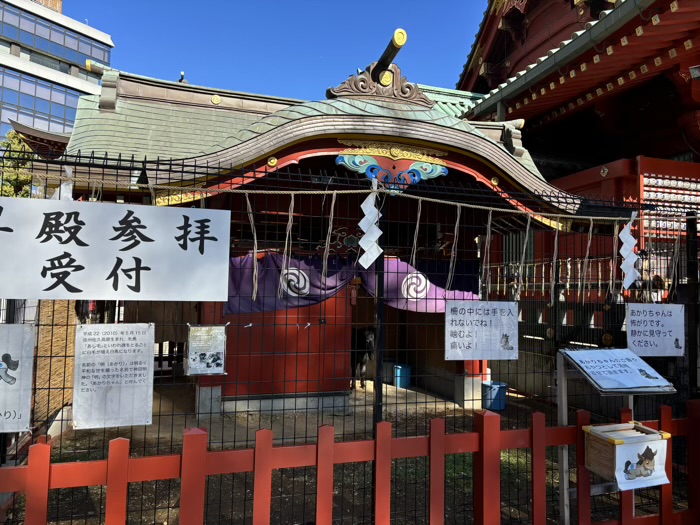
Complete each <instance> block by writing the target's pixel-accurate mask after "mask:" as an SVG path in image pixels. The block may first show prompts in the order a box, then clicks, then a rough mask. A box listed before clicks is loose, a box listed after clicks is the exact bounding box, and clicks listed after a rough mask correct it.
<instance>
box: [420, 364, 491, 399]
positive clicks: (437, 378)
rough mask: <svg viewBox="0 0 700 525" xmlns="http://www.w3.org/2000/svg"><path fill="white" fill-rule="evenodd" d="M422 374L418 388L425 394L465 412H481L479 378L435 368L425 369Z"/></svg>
mask: <svg viewBox="0 0 700 525" xmlns="http://www.w3.org/2000/svg"><path fill="white" fill-rule="evenodd" d="M424 373H425V375H424V376H423V377H422V380H421V383H422V384H421V385H420V386H421V387H422V388H424V389H425V390H426V391H427V392H430V393H434V394H437V395H439V396H442V397H444V398H445V399H449V400H451V401H453V402H454V403H456V404H457V405H459V406H461V407H462V408H465V409H467V410H481V376H468V375H465V374H455V373H452V372H448V371H446V370H444V369H441V368H437V367H427V369H426V370H425V372H424Z"/></svg>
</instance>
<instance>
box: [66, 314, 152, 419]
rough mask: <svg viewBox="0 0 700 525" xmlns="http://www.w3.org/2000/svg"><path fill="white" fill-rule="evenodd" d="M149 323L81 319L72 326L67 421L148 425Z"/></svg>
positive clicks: (149, 398) (149, 395)
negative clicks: (70, 403) (70, 408)
mask: <svg viewBox="0 0 700 525" xmlns="http://www.w3.org/2000/svg"><path fill="white" fill-rule="evenodd" d="M154 334H155V330H154V325H153V324H141V323H140V324H85V325H78V326H77V328H76V330H75V376H74V387H73V426H74V427H75V428H77V429H84V428H105V427H124V426H131V425H150V424H151V418H152V407H153V344H154Z"/></svg>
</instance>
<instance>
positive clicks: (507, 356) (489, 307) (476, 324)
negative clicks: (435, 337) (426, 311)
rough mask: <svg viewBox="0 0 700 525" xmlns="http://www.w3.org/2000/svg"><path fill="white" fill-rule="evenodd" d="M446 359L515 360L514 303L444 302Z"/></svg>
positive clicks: (516, 319) (516, 337) (515, 312)
mask: <svg viewBox="0 0 700 525" xmlns="http://www.w3.org/2000/svg"><path fill="white" fill-rule="evenodd" d="M445 359H446V360H447V361H469V360H474V359H489V360H512V359H518V305H517V303H515V302H500V301H447V302H446V306H445Z"/></svg>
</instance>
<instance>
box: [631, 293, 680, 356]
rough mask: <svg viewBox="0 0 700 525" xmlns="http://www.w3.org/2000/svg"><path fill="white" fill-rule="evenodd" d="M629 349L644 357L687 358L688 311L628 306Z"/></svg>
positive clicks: (672, 307)
mask: <svg viewBox="0 0 700 525" xmlns="http://www.w3.org/2000/svg"><path fill="white" fill-rule="evenodd" d="M626 306H627V308H626V309H627V346H629V348H630V350H632V351H633V352H634V353H635V354H637V355H640V356H644V357H653V356H657V357H671V356H679V357H680V356H683V354H684V352H685V349H684V346H685V310H684V308H685V307H684V306H683V305H682V304H634V303H627V305H626Z"/></svg>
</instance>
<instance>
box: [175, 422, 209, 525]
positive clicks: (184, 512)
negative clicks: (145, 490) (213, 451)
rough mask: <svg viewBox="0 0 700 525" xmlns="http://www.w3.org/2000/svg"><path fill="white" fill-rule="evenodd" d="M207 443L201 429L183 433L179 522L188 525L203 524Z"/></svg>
mask: <svg viewBox="0 0 700 525" xmlns="http://www.w3.org/2000/svg"><path fill="white" fill-rule="evenodd" d="M207 442H208V437H207V433H206V432H205V431H204V430H202V429H199V428H193V429H190V430H187V431H186V432H185V438H184V441H183V443H182V466H181V469H180V479H181V483H180V522H181V523H187V524H188V525H190V524H191V525H197V524H200V525H201V524H203V523H204V499H205V494H206V483H207V471H206V467H207Z"/></svg>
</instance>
